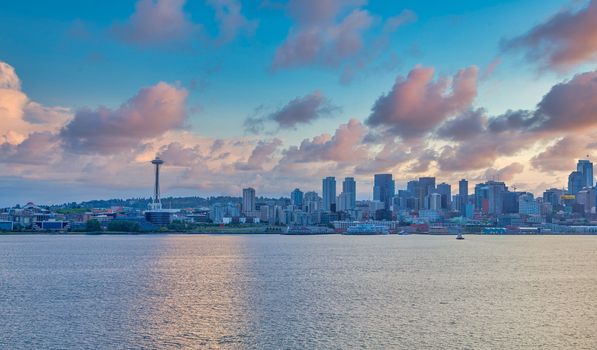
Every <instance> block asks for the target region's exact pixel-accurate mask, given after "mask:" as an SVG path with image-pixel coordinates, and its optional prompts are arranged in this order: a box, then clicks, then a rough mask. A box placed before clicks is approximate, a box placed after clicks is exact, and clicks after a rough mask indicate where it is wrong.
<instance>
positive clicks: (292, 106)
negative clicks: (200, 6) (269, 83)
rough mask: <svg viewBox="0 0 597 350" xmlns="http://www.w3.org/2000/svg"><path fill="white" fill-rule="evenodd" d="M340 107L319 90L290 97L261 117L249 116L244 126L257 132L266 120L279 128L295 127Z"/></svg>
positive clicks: (324, 115)
mask: <svg viewBox="0 0 597 350" xmlns="http://www.w3.org/2000/svg"><path fill="white" fill-rule="evenodd" d="M339 109H340V108H339V107H337V106H334V105H333V104H332V103H331V102H330V100H329V99H327V98H326V97H325V96H324V95H323V94H322V93H321V92H319V91H314V92H313V93H311V94H309V95H306V96H303V97H297V98H294V99H292V100H291V101H290V102H288V103H287V104H286V105H285V106H283V107H282V108H280V109H278V110H276V111H274V112H273V113H271V114H269V115H266V116H263V117H257V118H255V117H249V118H247V119H246V120H245V123H244V126H245V129H246V130H247V131H250V132H254V133H257V132H259V131H261V130H262V129H263V128H264V124H265V123H266V122H269V121H271V122H274V123H275V124H276V125H277V126H278V128H279V129H296V127H297V126H298V125H300V124H309V123H311V122H313V121H315V120H317V119H320V118H324V117H327V116H331V115H332V114H333V113H334V112H336V111H337V110H339Z"/></svg>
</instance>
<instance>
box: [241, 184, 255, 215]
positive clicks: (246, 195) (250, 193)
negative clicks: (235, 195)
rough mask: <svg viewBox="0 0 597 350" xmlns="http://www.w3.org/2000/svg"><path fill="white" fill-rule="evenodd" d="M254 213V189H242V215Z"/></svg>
mask: <svg viewBox="0 0 597 350" xmlns="http://www.w3.org/2000/svg"><path fill="white" fill-rule="evenodd" d="M254 213H255V189H254V188H252V187H249V188H244V189H243V214H245V215H254Z"/></svg>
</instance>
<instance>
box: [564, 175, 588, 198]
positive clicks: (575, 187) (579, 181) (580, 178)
mask: <svg viewBox="0 0 597 350" xmlns="http://www.w3.org/2000/svg"><path fill="white" fill-rule="evenodd" d="M584 184H585V177H584V175H583V174H582V173H581V172H580V171H573V172H571V173H570V175H569V176H568V193H569V194H577V193H578V192H579V191H580V190H582V189H583V187H584Z"/></svg>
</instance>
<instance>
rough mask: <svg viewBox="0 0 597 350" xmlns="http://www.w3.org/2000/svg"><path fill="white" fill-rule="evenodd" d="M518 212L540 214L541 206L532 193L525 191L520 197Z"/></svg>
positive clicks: (521, 213)
mask: <svg viewBox="0 0 597 350" xmlns="http://www.w3.org/2000/svg"><path fill="white" fill-rule="evenodd" d="M518 213H519V214H520V215H539V214H540V213H541V206H540V205H539V203H538V202H537V201H536V200H535V198H534V197H533V194H532V193H524V194H521V195H520V196H519V197H518Z"/></svg>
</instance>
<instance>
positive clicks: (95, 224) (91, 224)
mask: <svg viewBox="0 0 597 350" xmlns="http://www.w3.org/2000/svg"><path fill="white" fill-rule="evenodd" d="M101 230H102V225H100V222H99V221H97V219H91V220H88V221H87V223H86V224H85V231H87V232H98V231H101Z"/></svg>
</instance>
